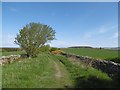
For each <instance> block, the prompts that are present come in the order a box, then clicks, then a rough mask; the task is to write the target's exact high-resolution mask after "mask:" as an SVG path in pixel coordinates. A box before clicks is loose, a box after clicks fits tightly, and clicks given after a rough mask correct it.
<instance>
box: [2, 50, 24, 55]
mask: <svg viewBox="0 0 120 90" xmlns="http://www.w3.org/2000/svg"><path fill="white" fill-rule="evenodd" d="M0 53H1V54H2V56H8V55H18V54H25V51H12V52H0Z"/></svg>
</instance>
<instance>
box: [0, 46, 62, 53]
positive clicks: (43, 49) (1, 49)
mask: <svg viewBox="0 0 120 90" xmlns="http://www.w3.org/2000/svg"><path fill="white" fill-rule="evenodd" d="M22 50H23V49H22V48H0V51H2V52H12V51H22ZM55 50H60V48H56V47H50V45H44V46H42V47H40V48H39V51H40V52H46V51H50V52H52V51H55Z"/></svg>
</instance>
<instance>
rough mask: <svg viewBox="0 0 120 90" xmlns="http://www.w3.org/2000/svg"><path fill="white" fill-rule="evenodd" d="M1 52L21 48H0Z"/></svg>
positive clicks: (19, 49)
mask: <svg viewBox="0 0 120 90" xmlns="http://www.w3.org/2000/svg"><path fill="white" fill-rule="evenodd" d="M0 50H2V52H12V51H22V49H21V48H0Z"/></svg>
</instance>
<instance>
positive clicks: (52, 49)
mask: <svg viewBox="0 0 120 90" xmlns="http://www.w3.org/2000/svg"><path fill="white" fill-rule="evenodd" d="M55 50H59V49H58V48H56V47H51V49H50V52H52V51H55Z"/></svg>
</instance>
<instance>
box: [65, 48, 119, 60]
mask: <svg viewBox="0 0 120 90" xmlns="http://www.w3.org/2000/svg"><path fill="white" fill-rule="evenodd" d="M63 50H64V51H65V52H68V53H73V54H77V55H82V56H90V57H93V58H99V59H107V58H116V57H118V51H117V50H108V49H93V48H92V49H91V48H64V49H63ZM119 52H120V51H119Z"/></svg>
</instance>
